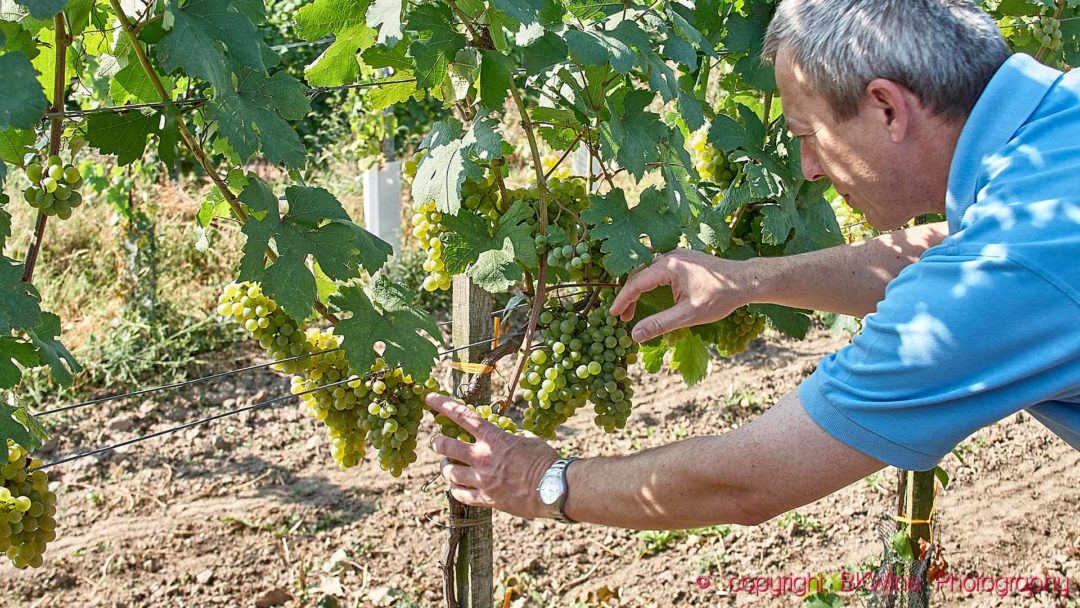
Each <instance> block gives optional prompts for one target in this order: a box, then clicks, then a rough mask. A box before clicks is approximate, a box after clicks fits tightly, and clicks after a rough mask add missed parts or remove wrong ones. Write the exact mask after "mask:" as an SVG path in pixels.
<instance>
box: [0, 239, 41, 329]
mask: <svg viewBox="0 0 1080 608" xmlns="http://www.w3.org/2000/svg"><path fill="white" fill-rule="evenodd" d="M22 273H23V266H22V264H17V263H15V261H14V260H11V259H8V258H6V257H4V256H3V255H0V335H7V334H9V333H11V332H12V331H20V330H29V329H31V328H33V327H36V326H37V325H38V324H39V323H41V304H40V302H41V297H40V296H39V295H38V292H37V289H34V286H33V285H31V284H29V283H23V280H22Z"/></svg>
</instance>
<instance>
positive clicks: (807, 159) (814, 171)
mask: <svg viewBox="0 0 1080 608" xmlns="http://www.w3.org/2000/svg"><path fill="white" fill-rule="evenodd" d="M799 151H800V157H801V158H802V172H803V177H805V178H806V179H807V181H811V182H815V181H817V180H819V179H822V178H824V177H825V170H824V169H822V168H821V163H820V162H819V161H818V157H817V154H815V153H814V148H813V147H812V146H808V145H806V143H804V142H801V141H800V142H799Z"/></svg>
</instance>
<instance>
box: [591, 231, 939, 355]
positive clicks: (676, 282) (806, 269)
mask: <svg viewBox="0 0 1080 608" xmlns="http://www.w3.org/2000/svg"><path fill="white" fill-rule="evenodd" d="M947 232H948V231H947V228H946V226H945V224H928V225H925V226H916V227H914V228H908V229H907V230H899V231H896V232H893V233H890V234H887V235H884V236H881V237H878V238H876V239H872V240H869V241H866V242H864V243H859V244H856V245H847V246H840V247H833V248H831V249H824V250H821V251H815V252H811V253H804V254H801V255H795V256H789V257H783V258H755V259H753V260H748V261H732V260H725V259H721V258H717V257H714V256H710V255H706V254H703V253H698V252H694V251H689V250H686V249H678V250H675V251H673V252H671V253H668V254H665V255H662V256H660V257H658V258H657V259H656V260H655V261H654V262H653V263H652V264H651V265H650V266H649V267H647V268H644V269H642V270H641V271H639V272H636V273H635V274H633V275H632V276H631V277H630V279H629V280H628V281H627V283H626V285H625V286H623V288H622V289H620V290H619V294H618V296H617V297H616V298H615V301H614V302H613V304H612V306H611V313H612V314H614V315H616V316H619V317H621V318H622V319H623V320H624V321H629V320H630V319H632V318H633V317H634V312H635V309H636V305H637V300H638V298H639V297H640V296H641V295H642V294H643V293H646V292H649V291H652V290H653V289H656V288H657V287H659V286H661V285H669V286H671V290H672V294H673V295H674V297H675V306H673V307H671V308H670V309H668V310H665V311H662V312H660V313H658V314H655V315H652V316H651V317H648V318H645V319H642V320H641V321H640V322H639V323H638V324H637V325H636V326H635V328H634V332H633V337H634V339H635V340H637V341H638V342H645V341H647V340H651V339H652V338H655V337H656V336H659V335H661V334H664V333H667V332H670V331H674V330H676V329H679V328H682V327H690V326H693V325H702V324H705V323H712V322H713V321H718V320H720V319H723V318H724V317H726V316H728V315H729V314H731V312H732V311H733V310H735V309H736V308H738V307H740V306H743V305H745V304H753V303H763V304H783V305H785V306H794V307H797V308H809V309H812V310H824V311H828V312H839V313H845V314H851V315H855V316H865V315H867V314H869V313H871V312H873V311H874V309H875V307H876V306H877V304H878V302H880V301H881V300H882V299H883V298H884V297H885V286H886V285H888V283H889V281H891V280H893V279H894V278H895V277H896V275H898V274H900V271H901V270H903V269H904V268H905V267H907V266H908V265H910V264H912V263H914V262H915V261H917V260H918V259H919V256H921V255H922V254H923V252H925V251H926V250H927V249H929V248H931V247H933V246H935V245H937V244H939V243H941V241H942V240H944V238H945V236H946V235H947Z"/></svg>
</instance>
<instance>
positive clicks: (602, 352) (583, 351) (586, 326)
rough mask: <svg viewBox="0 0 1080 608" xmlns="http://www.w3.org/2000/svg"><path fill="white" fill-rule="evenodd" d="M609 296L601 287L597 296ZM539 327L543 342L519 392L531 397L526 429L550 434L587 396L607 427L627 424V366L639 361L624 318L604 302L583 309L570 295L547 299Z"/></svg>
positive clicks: (531, 359)
mask: <svg viewBox="0 0 1080 608" xmlns="http://www.w3.org/2000/svg"><path fill="white" fill-rule="evenodd" d="M604 291H605V292H606V291H609V290H604ZM609 298H610V294H609V293H605V294H603V295H602V297H601V300H602V301H606V300H607V299H609ZM538 329H539V332H540V338H541V340H542V342H543V345H542V346H540V347H539V348H537V349H536V350H534V351H533V352H532V353H530V355H529V364H528V365H527V366H526V368H525V370H524V373H523V377H522V380H521V386H522V388H523V390H522V393H521V396H522V398H523V399H525V400H526V401H527V402H528V403H529V405H528V408H527V409H526V410H525V420H524V427H525V429H527V430H529V431H531V432H533V433H535V434H536V435H538V436H540V437H544V438H547V439H552V438H554V436H555V430H556V429H557V428H558V427H559V425H561V424H562V423H563V422H565V421H566V420H568V419H569V418H570V417H571V416H573V415H574V412H576V411H577V410H578V409H579V408H580V407H582V406H583V405H585V403H586V402H587V401H590V400H591V401H592V402H593V404H594V405H595V412H596V417H595V419H594V420H595V422H596V423H597V425H599V426H601V427H603V428H604V429H605V430H607V431H609V432H611V431H614V430H615V429H616V428H622V427H623V426H625V424H626V418H627V417H628V416H629V413H630V399H631V397H632V396H633V390H632V389H631V388H630V386H629V383H628V381H627V366H629V365H631V364H633V363H634V362H636V361H637V345H636V344H635V343H634V341H633V340H632V339H631V338H630V334H629V332H628V330H627V328H626V326H625V324H624V323H622V321H620V320H619V319H618V318H616V317H612V316H611V315H609V314H608V313H607V309H606V307H605V306H604V305H603V304H601V305H600V306H598V307H597V308H594V309H593V310H591V311H589V312H588V314H582V312H581V311H579V310H578V305H577V304H575V303H574V302H573V301H572V299H568V300H567V302H565V303H562V304H560V303H559V302H558V301H557V300H549V301H548V302H547V304H546V306H545V310H544V312H542V313H541V314H540V324H539V325H538Z"/></svg>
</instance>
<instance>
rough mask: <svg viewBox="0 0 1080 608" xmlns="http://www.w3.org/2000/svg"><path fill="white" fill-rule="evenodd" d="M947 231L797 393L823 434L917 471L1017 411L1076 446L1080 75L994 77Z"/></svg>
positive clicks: (956, 182)
mask: <svg viewBox="0 0 1080 608" xmlns="http://www.w3.org/2000/svg"><path fill="white" fill-rule="evenodd" d="M946 203H947V217H948V223H949V236H948V237H947V238H946V239H945V240H944V242H942V243H941V244H940V245H939V246H937V247H933V248H931V249H929V250H927V251H926V252H925V253H924V254H923V256H922V257H921V258H920V259H919V261H918V262H916V263H915V264H912V265H911V266H909V267H907V268H905V269H904V271H903V272H901V273H900V274H899V275H898V276H897V277H896V279H894V280H893V281H892V282H891V283H890V284H889V286H888V288H887V289H886V291H885V299H884V300H883V301H882V302H881V303H880V304H879V305H878V308H877V311H876V312H874V313H873V314H871V315H869V316H867V317H866V319H865V322H864V326H863V332H862V333H861V334H860V335H859V336H857V337H856V338H855V339H854V340H853V341H852V344H851V345H849V346H848V347H847V348H844V349H843V350H841V351H840V352H837V353H835V354H832V355H829V356H828V357H825V358H824V359H823V360H822V361H821V364H820V365H819V366H818V369H817V371H816V372H815V373H814V374H813V375H811V376H810V377H809V378H808V379H807V380H806V382H804V383H803V385H802V387H801V388H800V393H799V394H800V397H801V398H802V402H803V405H804V407H805V408H806V411H807V413H808V414H809V415H810V417H811V418H813V419H814V421H816V422H817V423H818V424H819V425H820V426H821V427H822V428H823V429H824V430H825V431H826V432H828V433H829V434H831V435H832V436H834V437H836V438H837V439H838V440H840V441H841V442H843V443H845V444H847V445H849V446H851V447H852V448H854V449H856V450H858V451H860V452H863V453H865V454H867V455H869V456H872V457H874V458H876V459H878V460H880V461H882V462H885V463H887V464H891V465H894V466H897V467H900V468H903V469H909V470H927V469H930V468H933V467H934V465H935V464H937V462H938V461H939V460H940V459H941V458H943V457H944V456H946V455H947V454H948V453H949V452H950V451H951V450H952V449H953V448H954V447H955V446H956V445H957V444H958V443H959V442H961V441H963V440H964V438H966V437H967V436H968V435H970V434H972V433H973V432H975V431H977V430H979V429H981V428H983V427H985V426H988V425H990V424H993V423H994V422H996V421H998V420H1001V419H1002V418H1005V417H1007V416H1009V415H1010V414H1013V413H1015V412H1017V411H1020V410H1026V411H1027V412H1028V413H1030V414H1031V416H1032V417H1033V418H1035V419H1037V420H1039V421H1040V422H1041V423H1043V424H1045V425H1046V426H1047V427H1049V428H1050V429H1051V430H1052V431H1054V432H1055V433H1056V434H1058V435H1059V436H1061V437H1062V438H1063V439H1064V440H1065V441H1067V442H1068V443H1070V444H1071V445H1073V446H1074V447H1076V448H1077V449H1080V70H1077V71H1074V72H1072V73H1070V74H1068V75H1063V74H1062V73H1061V72H1059V71H1057V70H1054V69H1051V68H1048V67H1046V66H1043V65H1042V64H1040V63H1038V62H1036V61H1035V60H1034V59H1032V58H1031V57H1029V56H1027V55H1014V56H1013V57H1011V58H1010V59H1009V60H1008V61H1007V62H1006V63H1005V64H1004V65H1003V66H1002V67H1001V69H1000V70H999V71H998V72H997V74H995V76H994V78H993V79H992V80H991V82H990V84H989V85H988V86H987V88H986V91H984V92H983V94H982V96H981V97H980V99H979V101H978V103H977V104H976V106H975V109H974V110H973V112H972V114H971V116H970V117H969V118H968V121H967V123H966V124H965V126H964V129H963V132H962V134H961V136H960V140H959V143H958V145H957V149H956V155H955V156H954V158H953V162H952V167H951V169H950V174H949V185H948V197H947V201H946Z"/></svg>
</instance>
